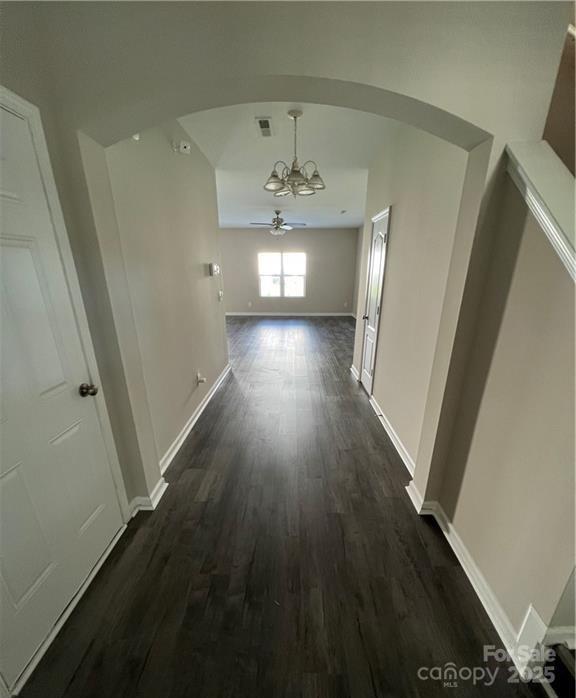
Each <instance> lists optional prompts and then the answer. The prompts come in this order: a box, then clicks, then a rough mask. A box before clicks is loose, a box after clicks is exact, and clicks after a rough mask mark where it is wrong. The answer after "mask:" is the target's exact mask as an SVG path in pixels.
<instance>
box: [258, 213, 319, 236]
mask: <svg viewBox="0 0 576 698" xmlns="http://www.w3.org/2000/svg"><path fill="white" fill-rule="evenodd" d="M274 213H275V214H276V215H275V216H274V218H273V219H272V223H271V224H270V223H250V225H265V226H267V227H270V225H272V227H271V228H270V232H271V233H272V235H284V233H285V232H286V231H287V230H292V228H305V227H306V223H285V222H284V219H283V218H282V217H281V216H280V213H281V211H279V210H276V211H274Z"/></svg>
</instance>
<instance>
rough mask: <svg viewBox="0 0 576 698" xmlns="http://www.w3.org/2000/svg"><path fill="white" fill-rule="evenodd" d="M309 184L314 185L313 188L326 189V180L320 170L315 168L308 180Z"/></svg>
mask: <svg viewBox="0 0 576 698" xmlns="http://www.w3.org/2000/svg"><path fill="white" fill-rule="evenodd" d="M308 184H309V185H310V186H311V187H312V189H318V190H320V189H326V185H325V184H324V180H323V179H322V177H320V173H319V172H318V170H314V172H313V173H312V177H310V179H309V180H308Z"/></svg>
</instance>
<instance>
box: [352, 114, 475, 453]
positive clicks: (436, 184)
mask: <svg viewBox="0 0 576 698" xmlns="http://www.w3.org/2000/svg"><path fill="white" fill-rule="evenodd" d="M465 168H466V158H465V156H464V153H463V152H462V150H460V149H459V148H456V147H455V146H452V145H450V144H448V143H446V142H445V141H441V140H440V139H438V138H435V137H434V136H430V135H428V134H426V133H423V132H422V131H417V130H416V129H413V128H410V127H408V126H400V125H399V126H398V127H397V128H396V129H395V130H394V131H393V133H392V135H391V136H390V141H389V143H387V144H385V146H384V147H383V148H382V150H381V152H380V153H379V154H378V155H377V156H376V157H375V160H374V163H373V165H372V167H371V168H370V172H369V175H368V193H367V199H366V224H365V227H364V231H363V247H362V270H361V275H360V281H359V288H360V293H359V298H358V306H357V309H356V315H357V317H362V314H363V312H364V306H365V288H366V272H367V264H368V255H369V250H370V240H371V235H372V223H371V220H370V219H371V218H372V217H373V216H375V215H376V214H377V213H379V212H380V211H382V210H383V209H384V208H386V207H388V206H391V215H390V237H389V243H388V250H387V260H386V271H385V279H384V291H383V294H382V309H381V314H380V327H379V335H378V349H377V352H378V353H377V361H376V367H375V375H374V385H373V394H374V397H375V398H376V401H377V402H378V404H379V405H380V407H381V408H382V409H383V411H384V413H385V415H386V417H387V418H388V420H389V421H390V423H391V424H392V426H393V428H394V429H395V431H396V433H397V434H398V436H399V437H400V440H401V441H402V443H403V444H404V446H405V448H406V450H407V451H408V453H409V454H410V456H411V458H412V460H413V461H414V462H416V458H417V455H418V446H419V441H420V433H421V429H422V422H423V418H424V409H425V406H426V399H427V396H428V388H429V384H430V375H431V371H432V362H433V359H434V351H435V348H436V342H437V337H438V328H439V324H440V315H441V312H442V305H443V302H444V294H445V291H446V279H447V275H448V266H449V263H450V255H451V251H452V245H453V242H454V233H455V230H456V223H457V218H458V212H459V206H460V199H461V195H462V184H463V178H464V172H465ZM362 328H363V325H362V324H361V323H359V324H358V329H357V332H356V339H355V347H354V361H353V363H354V365H355V367H356V368H357V369H358V371H359V372H360V369H361V366H360V362H361V347H362V339H363V337H362Z"/></svg>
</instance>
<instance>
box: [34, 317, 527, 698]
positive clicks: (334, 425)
mask: <svg viewBox="0 0 576 698" xmlns="http://www.w3.org/2000/svg"><path fill="white" fill-rule="evenodd" d="M228 330H229V342H230V353H231V363H232V366H233V373H232V374H231V375H230V376H229V377H228V378H227V380H226V382H225V383H224V384H223V386H222V388H221V389H220V390H219V391H218V392H217V393H216V395H215V396H214V398H213V400H212V401H211V403H210V404H209V406H208V407H207V409H206V411H205V412H204V414H203V415H202V417H201V418H200V420H199V421H198V423H197V424H196V426H195V428H194V431H193V432H192V434H191V435H190V437H189V438H188V440H187V441H186V443H185V445H184V447H183V448H182V450H181V452H180V454H179V455H178V457H177V459H176V460H175V462H174V463H173V464H172V466H171V467H170V468H169V470H168V471H167V473H166V478H167V480H168V481H169V483H170V486H169V488H168V490H167V491H166V494H165V495H164V498H163V499H162V501H161V502H160V505H159V507H158V509H157V510H156V511H155V512H151V513H141V514H139V515H138V516H137V517H136V518H135V519H133V520H132V521H131V522H130V524H129V526H128V529H127V531H126V532H125V534H124V535H123V536H122V538H121V539H120V541H119V543H118V545H117V547H116V548H115V549H114V551H113V553H112V554H111V556H110V558H109V559H108V561H107V562H106V563H105V565H104V566H103V568H102V570H101V571H100V572H99V574H98V575H97V577H96V579H95V580H94V582H93V584H92V586H91V587H90V589H89V590H88V592H87V593H86V595H85V596H84V598H83V599H82V601H81V602H80V604H79V605H78V607H77V608H76V610H75V611H74V613H73V614H72V615H71V617H70V619H69V621H68V622H67V624H66V625H65V627H64V628H63V630H62V631H61V633H60V635H59V636H58V638H57V639H56V641H55V642H54V643H53V645H52V647H51V648H50V650H49V651H48V653H47V654H46V656H45V657H44V659H43V660H42V662H41V663H40V665H39V667H38V669H37V670H36V672H35V674H34V675H33V677H32V678H31V680H30V681H29V682H28V684H27V686H26V687H25V689H24V690H23V692H22V696H23V698H63V697H65V698H108V697H110V698H184V697H187V698H208V697H212V696H214V697H224V696H226V697H234V698H241V697H244V696H246V697H248V696H249V697H250V698H254V697H260V696H262V697H268V696H270V697H276V696H282V697H286V698H288V697H290V698H291V697H302V698H324V697H326V698H337V697H348V696H350V697H353V698H373V697H378V698H380V697H383V696H387V697H391V696H395V697H396V696H398V697H404V696H406V697H412V696H413V697H424V696H425V697H429V696H440V695H441V696H451V695H457V696H534V695H540V693H535V689H534V688H533V687H531V686H528V685H510V684H508V683H507V682H506V679H507V677H508V668H507V667H506V666H503V667H502V670H501V672H500V675H499V677H498V679H497V681H496V683H495V684H494V685H492V686H490V687H487V686H482V685H477V686H473V685H472V682H471V681H467V682H466V681H463V682H460V685H459V686H458V687H455V688H447V687H444V686H443V685H442V683H441V682H438V681H431V680H427V681H423V680H420V679H419V678H418V676H417V671H418V668H419V667H421V666H428V667H432V666H443V665H444V664H445V663H446V662H454V663H455V665H456V666H457V667H474V666H480V667H482V666H484V663H483V661H482V647H483V645H485V644H494V645H497V646H500V643H499V640H498V637H497V635H496V633H495V631H494V630H493V628H492V626H491V624H490V622H489V620H488V618H487V616H486V614H485V613H484V611H483V609H482V607H481V605H480V603H479V601H478V600H477V598H476V596H475V594H474V591H473V590H472V588H471V586H470V584H469V582H468V581H467V579H466V577H465V575H464V573H463V571H462V569H461V568H460V567H459V565H458V563H457V561H456V559H455V558H454V556H453V554H452V552H451V551H450V549H449V547H448V544H447V543H446V541H445V540H444V538H443V536H442V534H441V532H440V531H439V529H438V528H437V526H436V525H435V523H434V522H433V521H431V520H430V519H428V518H422V517H419V516H418V515H417V514H416V512H415V511H414V509H413V507H412V504H411V503H410V501H409V499H408V497H407V495H406V493H405V490H404V487H405V485H406V484H407V483H408V481H409V475H408V473H407V471H406V470H405V468H404V465H403V464H402V463H401V461H400V459H399V457H398V456H397V454H396V452H395V450H394V447H393V446H392V444H391V443H390V441H389V440H388V438H387V436H386V434H385V432H384V430H383V429H382V427H381V425H380V423H379V422H378V420H377V418H376V416H375V415H374V413H373V411H372V410H371V408H370V407H369V405H368V400H367V397H366V395H365V393H364V392H363V390H362V389H361V388H360V386H359V385H358V384H357V383H356V382H355V381H354V379H353V378H352V376H351V374H350V371H349V367H350V363H351V359H352V343H353V333H354V325H353V321H352V320H351V319H347V318H314V319H312V318H305V319H271V318H265V319H264V318H234V319H230V320H229V321H228Z"/></svg>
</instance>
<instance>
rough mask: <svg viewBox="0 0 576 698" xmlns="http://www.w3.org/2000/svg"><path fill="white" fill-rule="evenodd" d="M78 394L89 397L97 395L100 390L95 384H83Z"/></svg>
mask: <svg viewBox="0 0 576 698" xmlns="http://www.w3.org/2000/svg"><path fill="white" fill-rule="evenodd" d="M78 392H79V393H80V395H82V397H88V395H97V393H98V388H97V386H95V385H94V384H93V383H82V385H81V386H80V387H79V388H78Z"/></svg>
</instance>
